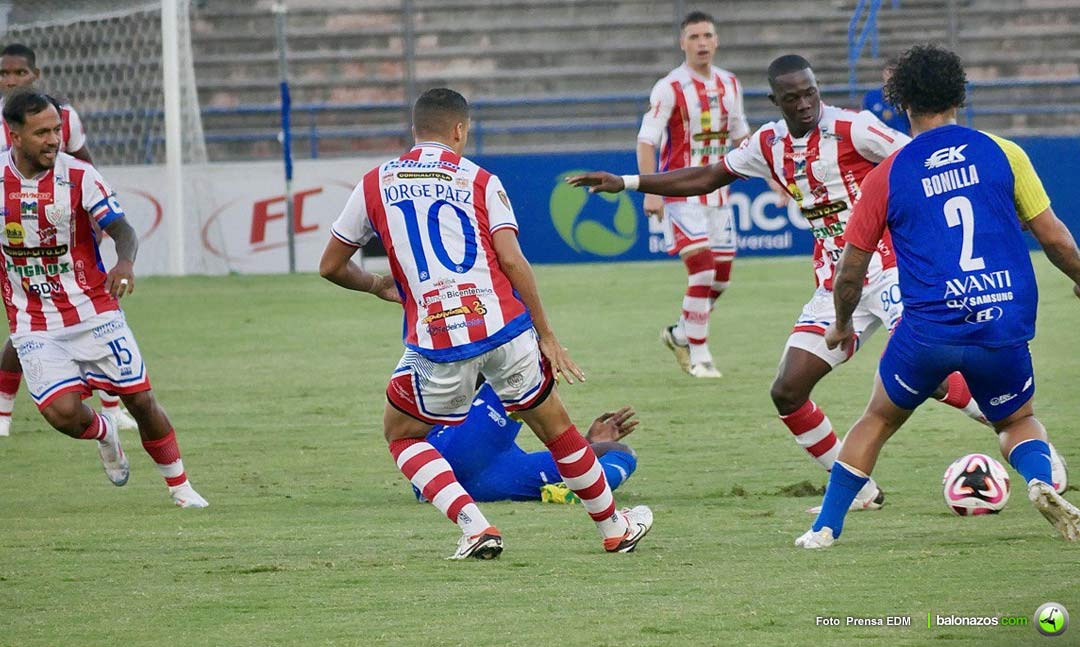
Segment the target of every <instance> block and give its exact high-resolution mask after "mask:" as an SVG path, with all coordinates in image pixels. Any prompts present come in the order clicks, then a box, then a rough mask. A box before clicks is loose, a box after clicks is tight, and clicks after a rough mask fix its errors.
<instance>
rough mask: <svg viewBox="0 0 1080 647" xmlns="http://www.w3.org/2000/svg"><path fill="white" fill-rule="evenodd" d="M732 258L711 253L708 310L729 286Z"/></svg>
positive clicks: (714, 305) (713, 306)
mask: <svg viewBox="0 0 1080 647" xmlns="http://www.w3.org/2000/svg"><path fill="white" fill-rule="evenodd" d="M733 260H734V257H732V256H730V255H728V254H721V253H719V252H713V263H714V265H713V282H712V290H710V291H709V310H710V311H712V309H713V308H715V307H716V300H717V299H719V298H720V295H721V294H723V293H724V290H727V289H728V286H729V285H731V263H732V261H733Z"/></svg>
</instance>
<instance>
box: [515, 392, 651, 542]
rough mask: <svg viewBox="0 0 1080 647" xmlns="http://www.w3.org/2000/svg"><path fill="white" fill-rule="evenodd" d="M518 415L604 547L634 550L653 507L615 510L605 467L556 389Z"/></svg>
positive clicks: (648, 521)
mask: <svg viewBox="0 0 1080 647" xmlns="http://www.w3.org/2000/svg"><path fill="white" fill-rule="evenodd" d="M518 414H519V415H520V416H521V419H522V420H524V421H525V424H527V425H529V428H530V429H532V430H533V433H535V434H536V436H537V438H539V439H540V440H541V441H543V443H544V445H546V446H547V448H548V450H549V451H550V452H551V455H552V457H553V458H554V459H555V465H556V466H557V467H558V468H559V475H560V476H562V478H563V482H564V483H566V486H567V487H568V488H570V489H571V490H573V492H574V494H576V495H577V496H578V498H579V499H581V503H582V506H583V507H584V508H585V511H586V512H588V513H589V516H590V517H591V518H592V520H593V521H594V522H596V526H597V528H598V529H599V530H600V534H602V535H603V536H604V550H606V551H608V552H619V553H628V552H630V551H632V550H634V548H636V547H637V544H638V542H639V541H641V539H642V538H643V537H644V536H645V535H646V534H647V533H648V532H649V530H650V529H651V528H652V522H653V515H652V510H650V509H649V508H648V507H646V506H643V505H639V506H635V507H633V508H624V509H622V510H619V511H618V512H617V511H616V508H615V497H614V496H613V495H612V493H611V488H610V487H608V483H607V478H606V477H605V476H604V470H603V469H602V468H601V467H600V463H599V462H598V461H597V460H596V454H595V452H593V450H592V447H590V446H589V443H588V441H586V440H585V438H584V437H582V435H581V434H580V433H578V430H577V428H576V427H575V426H574V424H573V422H571V421H570V415H569V414H568V413H567V412H566V407H564V406H563V403H562V399H561V398H560V397H559V392H558V391H556V390H555V389H552V390H551V393H550V394H548V396H547V398H546V399H544V401H543V402H541V403H540V404H538V405H536V406H535V407H533V408H532V409H527V410H524V411H519V412H518Z"/></svg>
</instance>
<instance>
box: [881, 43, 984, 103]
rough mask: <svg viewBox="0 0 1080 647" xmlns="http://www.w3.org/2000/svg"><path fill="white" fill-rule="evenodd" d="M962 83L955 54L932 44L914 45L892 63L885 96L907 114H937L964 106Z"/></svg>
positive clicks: (961, 70)
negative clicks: (892, 67)
mask: <svg viewBox="0 0 1080 647" xmlns="http://www.w3.org/2000/svg"><path fill="white" fill-rule="evenodd" d="M966 85H967V75H965V74H964V66H963V64H962V63H961V62H960V57H959V56H957V55H956V54H954V53H953V52H950V51H949V50H947V49H945V48H943V47H938V46H936V45H916V46H915V47H912V48H911V49H909V50H908V51H906V52H904V53H903V55H901V56H900V59H899V60H898V61H897V62H896V69H895V70H894V71H893V75H892V77H890V78H889V81H888V83H886V84H885V99H886V100H887V101H888V102H889V103H891V104H893V105H894V106H896V107H898V108H900V109H901V110H906V111H907V112H908V114H909V116H913V117H921V116H929V115H937V114H942V113H947V112H952V111H955V110H956V109H957V108H959V107H960V106H962V105H964V97H965V86H966Z"/></svg>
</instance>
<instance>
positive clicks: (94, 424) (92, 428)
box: [79, 411, 109, 442]
mask: <svg viewBox="0 0 1080 647" xmlns="http://www.w3.org/2000/svg"><path fill="white" fill-rule="evenodd" d="M108 433H109V427H108V425H106V424H105V420H104V419H103V418H102V417H101V414H100V413H98V412H97V411H94V418H93V419H92V420H91V421H90V424H89V425H87V427H86V429H84V430H83V432H82V435H81V436H79V439H80V440H96V441H99V442H100V441H103V440H105V437H106V436H107V435H108Z"/></svg>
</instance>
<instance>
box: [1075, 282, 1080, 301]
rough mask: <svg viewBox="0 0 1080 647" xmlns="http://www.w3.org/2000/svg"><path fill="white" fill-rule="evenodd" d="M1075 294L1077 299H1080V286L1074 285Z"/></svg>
mask: <svg viewBox="0 0 1080 647" xmlns="http://www.w3.org/2000/svg"><path fill="white" fill-rule="evenodd" d="M1073 294H1075V295H1076V298H1077V299H1080V285H1077V284H1075V283H1074V284H1073Z"/></svg>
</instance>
